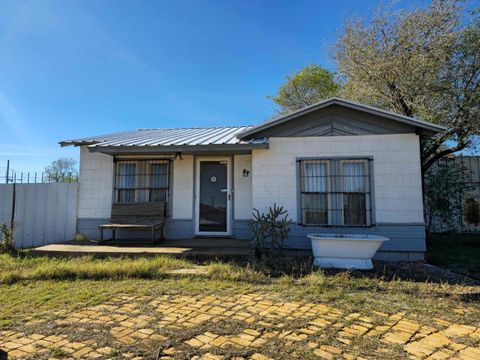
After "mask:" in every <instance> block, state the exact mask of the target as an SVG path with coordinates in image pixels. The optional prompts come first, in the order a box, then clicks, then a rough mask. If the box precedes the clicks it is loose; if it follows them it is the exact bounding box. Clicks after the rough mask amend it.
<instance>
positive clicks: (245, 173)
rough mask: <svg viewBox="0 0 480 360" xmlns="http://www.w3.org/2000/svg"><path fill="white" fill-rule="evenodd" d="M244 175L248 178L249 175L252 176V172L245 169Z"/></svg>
mask: <svg viewBox="0 0 480 360" xmlns="http://www.w3.org/2000/svg"><path fill="white" fill-rule="evenodd" d="M242 174H243V177H248V175H250V171H249V170H247V169H243V172H242Z"/></svg>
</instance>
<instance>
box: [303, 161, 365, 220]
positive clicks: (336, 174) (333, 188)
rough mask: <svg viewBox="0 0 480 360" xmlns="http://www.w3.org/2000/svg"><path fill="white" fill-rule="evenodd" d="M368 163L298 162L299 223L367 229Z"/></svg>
mask: <svg viewBox="0 0 480 360" xmlns="http://www.w3.org/2000/svg"><path fill="white" fill-rule="evenodd" d="M370 161H371V160H369V159H311V160H310V159H309V160H300V161H299V164H300V177H301V179H300V202H301V221H302V224H303V225H323V226H370V225H371V222H372V220H371V204H370V203H371V194H370Z"/></svg>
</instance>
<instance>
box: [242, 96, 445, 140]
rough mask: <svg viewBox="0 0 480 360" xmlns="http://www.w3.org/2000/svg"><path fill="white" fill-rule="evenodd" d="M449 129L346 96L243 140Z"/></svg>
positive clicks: (299, 112)
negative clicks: (354, 100) (346, 97)
mask: <svg viewBox="0 0 480 360" xmlns="http://www.w3.org/2000/svg"><path fill="white" fill-rule="evenodd" d="M445 130H446V128H444V127H443V126H439V125H436V124H432V123H428V122H425V121H422V120H418V119H415V118H412V117H408V116H404V115H400V114H396V113H393V112H390V111H386V110H382V109H379V108H375V107H372V106H368V105H364V104H360V103H356V102H353V101H350V100H345V99H342V98H336V97H334V98H330V99H326V100H323V101H320V102H318V103H316V104H313V105H310V106H307V107H304V108H303V109H299V110H297V111H294V112H292V113H290V114H287V115H282V116H279V117H277V118H275V119H272V120H270V121H267V122H265V123H263V124H261V125H257V126H254V127H253V128H251V129H248V130H245V131H242V132H241V133H239V134H238V135H237V137H238V138H239V139H242V140H247V139H261V138H265V137H271V136H334V135H365V134H398V133H400V134H401V133H416V134H420V135H425V136H433V135H435V134H437V133H439V132H442V131H445Z"/></svg>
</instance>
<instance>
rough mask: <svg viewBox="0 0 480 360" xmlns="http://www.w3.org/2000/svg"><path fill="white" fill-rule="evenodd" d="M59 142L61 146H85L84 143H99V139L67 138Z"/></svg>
mask: <svg viewBox="0 0 480 360" xmlns="http://www.w3.org/2000/svg"><path fill="white" fill-rule="evenodd" d="M58 144H59V145H60V146H61V147H65V146H84V145H95V144H98V141H75V140H65V141H59V142H58Z"/></svg>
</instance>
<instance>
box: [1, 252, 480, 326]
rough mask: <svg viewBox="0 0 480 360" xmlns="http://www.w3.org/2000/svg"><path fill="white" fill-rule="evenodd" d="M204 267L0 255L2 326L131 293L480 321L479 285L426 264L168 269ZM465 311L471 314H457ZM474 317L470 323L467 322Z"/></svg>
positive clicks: (216, 264)
mask: <svg viewBox="0 0 480 360" xmlns="http://www.w3.org/2000/svg"><path fill="white" fill-rule="evenodd" d="M195 266H198V265H197V264H194V263H191V262H189V261H187V260H180V259H175V258H170V257H166V256H162V257H154V258H152V257H150V258H147V257H146V258H135V259H131V258H120V259H102V260H99V259H93V258H90V257H81V258H75V259H69V260H66V259H48V258H28V257H26V258H14V257H10V256H7V255H2V256H0V279H2V280H1V281H0V304H1V306H0V328H1V327H9V326H11V325H14V324H19V323H22V322H23V321H25V320H26V319H27V318H30V317H34V318H49V317H55V316H58V315H57V311H65V312H68V311H72V310H74V309H78V308H83V307H86V306H90V305H95V304H99V303H102V302H104V301H107V300H109V299H112V298H115V297H117V296H120V295H123V294H127V295H131V294H133V295H151V296H156V295H162V294H185V295H198V294H202V295H207V294H215V295H225V296H235V295H238V294H245V293H252V292H261V293H268V294H270V296H271V297H272V298H277V299H280V300H281V301H285V300H302V301H312V302H322V303H325V304H331V305H333V306H336V307H340V308H342V309H345V310H348V311H358V312H362V313H368V312H370V311H372V310H377V311H385V312H389V313H392V312H395V311H407V312H415V313H416V314H418V316H419V317H421V318H422V317H423V318H425V319H426V320H427V321H428V320H429V319H431V318H432V317H436V316H438V317H442V318H449V319H450V320H452V321H458V322H461V323H466V322H467V321H468V322H471V323H474V322H478V321H480V305H479V302H478V299H476V298H475V296H476V295H478V290H477V288H476V287H469V286H465V285H464V284H461V283H460V284H448V283H447V282H446V281H444V279H442V278H435V276H434V275H433V274H429V273H423V272H422V271H423V269H424V268H422V267H420V266H421V265H418V264H411V265H407V266H403V267H395V266H385V267H382V266H380V267H378V268H377V269H376V271H373V272H351V271H328V272H325V271H318V270H314V269H312V267H311V265H310V259H305V260H301V259H297V260H294V261H293V260H290V259H282V258H278V259H276V261H275V263H274V264H270V265H269V264H265V263H257V262H250V263H248V264H234V263H222V262H220V261H213V262H211V263H209V264H206V265H205V269H206V272H204V273H203V274H200V275H182V276H180V275H174V274H169V273H168V272H169V270H173V269H178V268H191V267H195ZM458 306H462V307H464V308H465V309H467V311H468V314H469V316H465V314H463V315H462V314H457V313H455V312H452V311H451V310H452V308H455V307H458ZM467 318H468V320H466V319H467Z"/></svg>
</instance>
